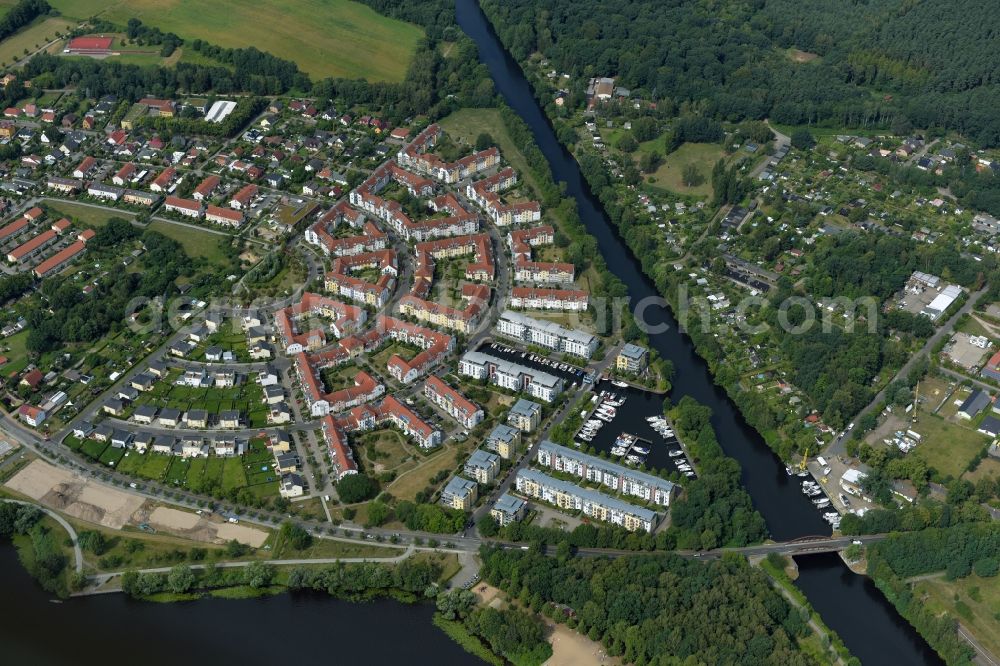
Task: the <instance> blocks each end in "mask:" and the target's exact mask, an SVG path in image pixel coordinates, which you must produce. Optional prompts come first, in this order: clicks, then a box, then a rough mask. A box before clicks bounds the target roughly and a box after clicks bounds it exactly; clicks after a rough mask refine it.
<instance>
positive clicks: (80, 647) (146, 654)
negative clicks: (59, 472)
mask: <svg viewBox="0 0 1000 666" xmlns="http://www.w3.org/2000/svg"><path fill="white" fill-rule="evenodd" d="M0 590H2V593H0V650H2V656H0V663H3V664H8V665H9V666H22V665H24V666H29V665H30V666H50V665H51V666H63V665H64V664H78V665H79V666H91V665H93V666H117V665H118V664H133V663H140V664H143V666H177V665H178V664H190V665H192V666H202V665H203V664H204V665H205V666H207V665H209V664H245V665H247V666H256V665H258V664H260V665H261V666H265V665H266V666H274V665H275V664H288V663H294V664H320V663H339V664H385V665H386V666H390V665H392V666H398V664H407V663H415V664H430V663H436V664H459V665H463V664H470V665H471V664H483V663H485V662H483V661H481V660H479V659H478V658H477V657H474V656H473V655H471V654H469V653H468V652H466V651H465V650H463V649H462V648H461V646H459V645H458V644H457V643H455V642H454V641H452V640H451V639H450V638H448V636H446V635H445V633H444V632H443V631H441V630H440V629H438V628H437V627H435V626H434V625H433V624H431V616H432V615H433V614H434V607H433V606H432V605H431V604H421V605H416V606H410V605H406V604H401V603H398V602H395V601H391V600H379V601H373V602H370V603H360V604H358V603H350V602H347V601H339V600H337V599H334V598H333V597H330V596H328V595H326V594H322V593H318V592H317V593H314V592H309V593H291V594H279V595H277V596H273V597H266V598H263V599H241V600H226V599H211V598H208V599H202V600H199V601H193V602H184V603H178V604H158V603H151V602H144V601H134V600H132V599H129V598H128V597H126V596H125V595H123V594H106V595H100V596H92V597H83V598H79V599H69V600H67V601H65V602H63V603H52V602H50V596H49V595H48V594H46V593H45V592H43V591H42V590H41V588H39V587H38V585H37V583H36V582H35V581H34V580H33V579H32V578H31V577H30V576H29V575H28V573H27V571H25V570H24V568H23V567H22V566H21V564H20V562H18V559H17V553H16V551H15V550H14V547H13V546H12V545H11V544H10V542H2V543H0ZM387 638H388V640H387Z"/></svg>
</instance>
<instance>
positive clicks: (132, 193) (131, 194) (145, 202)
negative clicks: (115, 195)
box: [122, 190, 160, 208]
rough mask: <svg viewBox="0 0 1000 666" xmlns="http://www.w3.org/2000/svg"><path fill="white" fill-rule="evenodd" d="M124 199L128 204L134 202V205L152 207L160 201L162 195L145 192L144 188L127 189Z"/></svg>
mask: <svg viewBox="0 0 1000 666" xmlns="http://www.w3.org/2000/svg"><path fill="white" fill-rule="evenodd" d="M122 200H123V201H124V202H125V203H127V204H132V205H133V206H145V207H146V208H152V207H153V206H155V205H156V204H158V203H159V202H160V195H159V194H151V193H149V192H143V191H142V190H125V194H124V195H123V196H122Z"/></svg>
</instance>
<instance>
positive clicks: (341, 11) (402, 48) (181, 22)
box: [20, 0, 423, 81]
mask: <svg viewBox="0 0 1000 666" xmlns="http://www.w3.org/2000/svg"><path fill="white" fill-rule="evenodd" d="M51 4H52V5H53V6H54V7H56V8H57V9H58V10H59V11H61V12H62V13H63V15H64V16H67V17H73V18H78V19H85V18H89V17H91V16H94V15H97V14H99V15H100V16H101V18H105V19H107V20H109V21H113V22H115V23H118V24H121V25H124V24H125V23H126V22H127V21H128V19H129V18H131V17H133V16H134V17H138V18H139V19H141V20H142V21H143V22H144V23H146V24H148V25H150V26H155V27H157V28H160V29H161V30H163V31H169V32H175V33H177V34H178V35H180V36H181V37H183V38H185V39H195V38H200V39H203V40H205V41H207V42H210V43H212V44H217V45H219V46H225V47H230V48H235V47H246V46H254V47H256V48H258V49H260V50H261V51H267V52H268V53H272V54H274V55H276V56H278V57H280V58H286V59H288V60H294V61H295V62H296V63H297V64H298V65H299V68H300V69H301V70H302V71H304V72H306V73H307V74H309V75H310V76H312V77H313V78H316V79H318V78H323V77H327V76H334V77H346V78H367V79H369V80H372V81H401V80H402V79H403V76H404V75H405V74H406V69H407V67H408V66H409V64H410V60H411V59H412V57H413V53H414V51H415V49H416V45H417V42H418V41H419V40H420V38H421V37H422V36H423V30H422V29H421V28H419V27H418V26H415V25H411V24H409V23H404V22H402V21H397V20H394V19H390V18H387V17H385V16H382V15H380V14H378V13H376V12H375V11H374V10H372V9H370V8H369V7H366V6H365V5H362V4H359V3H356V2H350V0H291V1H288V0H284V1H282V0H260V1H259V2H255V3H254V4H253V11H252V12H250V11H246V10H247V5H246V3H245V2H243V1H242V0H217V2H211V3H205V2H199V1H198V0H127V1H126V0H110V1H109V0H53V2H52V3H51ZM32 43H34V42H32ZM20 48H23V46H22V47H20Z"/></svg>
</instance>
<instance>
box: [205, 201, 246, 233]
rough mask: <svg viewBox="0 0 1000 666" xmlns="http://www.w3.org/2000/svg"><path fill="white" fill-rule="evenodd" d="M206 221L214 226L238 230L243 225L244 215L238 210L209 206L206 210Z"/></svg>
mask: <svg viewBox="0 0 1000 666" xmlns="http://www.w3.org/2000/svg"><path fill="white" fill-rule="evenodd" d="M205 219H206V220H207V221H209V222H212V223H214V224H221V225H223V226H226V227H232V228H234V229H238V228H239V227H240V226H242V225H243V213H241V212H240V211H238V210H231V209H229V208H222V207H221V206H213V205H212V204H209V205H208V208H206V209H205Z"/></svg>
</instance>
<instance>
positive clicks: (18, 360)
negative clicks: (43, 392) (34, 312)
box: [0, 330, 29, 375]
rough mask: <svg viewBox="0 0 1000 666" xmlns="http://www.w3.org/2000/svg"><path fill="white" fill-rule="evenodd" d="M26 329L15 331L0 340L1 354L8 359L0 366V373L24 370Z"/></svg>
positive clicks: (6, 373)
mask: <svg viewBox="0 0 1000 666" xmlns="http://www.w3.org/2000/svg"><path fill="white" fill-rule="evenodd" d="M27 344H28V331H27V330H24V331H21V332H20V333H15V334H14V335H12V336H10V337H9V338H4V339H3V340H0V350H3V351H2V352H0V353H2V354H3V356H6V357H7V358H8V359H10V360H9V361H8V362H7V364H6V365H4V366H2V367H0V373H3V374H4V375H10V374H12V373H18V372H21V371H22V370H24V368H25V367H26V366H27V365H28V360H29V359H28V347H27Z"/></svg>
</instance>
